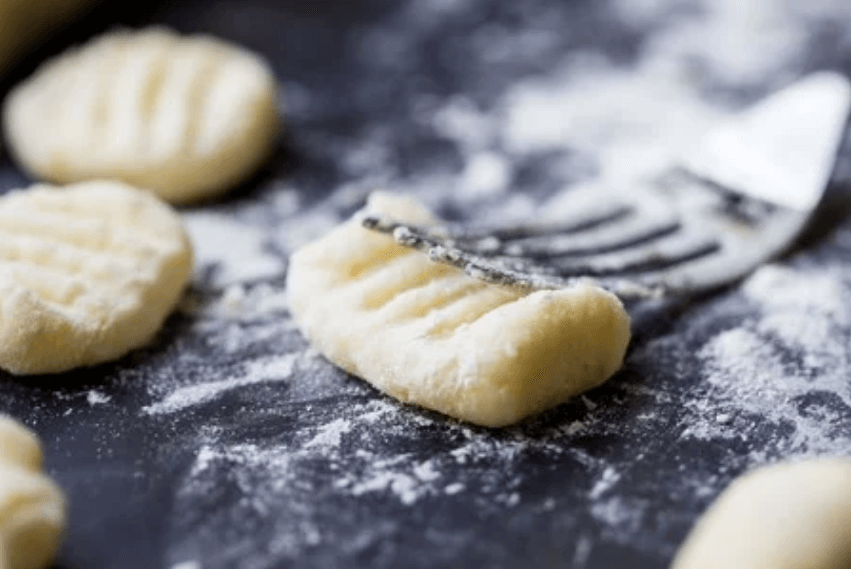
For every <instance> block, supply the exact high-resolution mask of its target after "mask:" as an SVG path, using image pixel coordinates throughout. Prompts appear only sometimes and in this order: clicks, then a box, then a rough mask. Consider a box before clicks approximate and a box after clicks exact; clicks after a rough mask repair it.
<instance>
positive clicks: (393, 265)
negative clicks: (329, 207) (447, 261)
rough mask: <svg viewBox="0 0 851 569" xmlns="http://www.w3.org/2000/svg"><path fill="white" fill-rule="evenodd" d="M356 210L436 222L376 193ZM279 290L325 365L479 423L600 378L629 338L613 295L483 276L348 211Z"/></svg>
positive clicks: (518, 412)
mask: <svg viewBox="0 0 851 569" xmlns="http://www.w3.org/2000/svg"><path fill="white" fill-rule="evenodd" d="M367 210H369V211H371V212H376V213H382V214H385V215H389V216H392V217H394V218H396V219H399V220H404V221H407V222H410V223H417V224H422V225H430V224H434V223H435V222H436V221H435V219H434V218H433V217H432V216H431V215H430V213H429V212H428V211H427V210H426V209H425V208H423V207H422V206H421V205H420V204H419V203H417V202H416V201H414V200H412V199H410V198H404V197H398V196H392V195H390V194H385V193H376V194H373V195H372V196H371V197H370V200H369V204H368V205H367ZM287 289H288V292H287V294H288V300H289V307H290V310H291V312H292V314H293V316H294V318H295V320H296V322H297V324H298V325H299V327H300V329H301V330H302V332H303V333H304V334H305V336H306V337H307V338H308V339H309V340H310V341H311V343H312V344H313V345H314V346H316V348H317V349H318V350H319V351H320V352H321V353H322V354H324V355H325V356H326V357H327V358H328V359H329V360H331V361H332V362H333V363H335V364H337V365H338V366H340V367H342V368H343V369H345V370H346V371H348V372H350V373H352V374H354V375H357V376H359V377H361V378H363V379H365V380H367V381H368V382H369V383H371V384H372V385H374V386H375V387H377V388H378V389H380V390H381V391H383V392H385V393H388V394H390V395H392V396H393V397H395V398H397V399H399V400H400V401H403V402H405V403H412V404H416V405H420V406H423V407H426V408H429V409H434V410H437V411H440V412H442V413H445V414H447V415H450V416H452V417H456V418H458V419H462V420H464V421H469V422H471V423H476V424H479V425H485V426H489V427H499V426H503V425H509V424H512V423H515V422H517V421H520V420H521V419H523V418H524V417H527V416H529V415H532V414H534V413H537V412H539V411H542V410H544V409H547V408H550V407H554V406H555V405H558V404H559V403H562V402H564V401H566V400H567V399H569V398H570V397H572V396H574V395H576V394H578V393H581V392H583V391H585V390H587V389H590V388H592V387H595V386H597V385H599V384H601V383H602V382H604V381H605V380H606V379H608V378H609V377H610V376H611V375H612V374H613V373H614V372H615V371H616V370H617V369H618V368H620V366H621V364H622V361H623V356H624V352H625V350H626V346H627V343H628V342H629V337H630V331H629V318H628V316H627V314H626V313H625V311H624V309H623V307H622V305H621V303H620V301H619V300H618V299H617V298H616V297H615V296H614V295H612V294H610V293H608V292H606V291H604V290H602V289H600V288H597V287H594V286H590V285H582V286H576V287H573V288H569V289H565V290H558V291H539V292H533V293H531V294H529V293H527V292H524V291H522V290H519V289H513V288H507V287H502V286H497V285H491V284H486V283H483V282H481V281H479V280H476V279H473V278H471V277H468V276H466V275H465V274H464V273H463V272H462V271H460V270H459V269H456V268H454V267H449V266H446V265H442V264H437V263H433V262H431V261H429V260H428V258H427V257H426V256H425V255H424V254H422V253H420V252H417V251H414V250H411V249H408V248H406V247H403V246H401V245H397V244H396V243H395V242H394V240H393V239H392V238H390V237H388V236H386V235H383V234H379V233H375V232H372V231H369V230H367V229H363V228H362V227H361V226H360V223H359V216H358V215H356V216H355V217H354V218H352V219H351V220H349V221H347V222H346V223H344V224H343V225H341V226H340V227H338V228H336V229H334V230H333V231H332V232H331V233H329V234H328V235H326V236H325V237H323V238H322V239H320V240H319V241H316V242H314V243H312V244H310V245H307V246H306V247H304V248H302V249H301V250H299V251H297V252H296V253H295V254H294V255H293V256H292V258H291V259H290V266H289V273H288V280H287Z"/></svg>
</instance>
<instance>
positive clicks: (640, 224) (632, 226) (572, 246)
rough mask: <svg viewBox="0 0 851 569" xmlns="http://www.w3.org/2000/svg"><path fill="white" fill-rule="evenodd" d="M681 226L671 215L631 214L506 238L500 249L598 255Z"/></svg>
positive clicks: (537, 255)
mask: <svg viewBox="0 0 851 569" xmlns="http://www.w3.org/2000/svg"><path fill="white" fill-rule="evenodd" d="M681 227H682V224H681V223H680V222H679V220H677V219H675V218H673V217H660V216H653V217H648V216H643V215H633V216H631V217H630V218H628V219H626V220H624V222H623V223H619V224H617V225H610V226H605V227H603V228H599V229H596V230H593V231H587V232H583V233H581V234H576V235H546V236H544V237H545V238H543V239H541V238H527V239H522V240H516V241H509V242H506V243H504V246H503V247H502V250H503V251H504V252H505V253H506V254H507V255H509V256H514V257H519V256H524V257H530V258H535V259H551V258H555V257H569V256H575V257H579V256H587V255H599V254H603V253H608V252H613V251H618V250H620V249H625V248H629V247H634V246H636V245H641V244H643V243H648V242H651V241H655V240H657V239H660V238H663V237H666V236H668V235H671V234H673V233H676V232H677V231H679V230H680V229H681Z"/></svg>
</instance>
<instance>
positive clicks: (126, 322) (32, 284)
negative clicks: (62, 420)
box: [0, 181, 192, 375]
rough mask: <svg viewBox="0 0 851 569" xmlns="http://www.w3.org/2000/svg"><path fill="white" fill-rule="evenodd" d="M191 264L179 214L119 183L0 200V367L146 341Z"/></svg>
mask: <svg viewBox="0 0 851 569" xmlns="http://www.w3.org/2000/svg"><path fill="white" fill-rule="evenodd" d="M191 265H192V252H191V246H190V243H189V239H188V237H187V236H186V233H185V232H184V230H183V227H182V225H181V221H180V218H179V217H178V215H177V214H176V213H175V212H174V211H172V209H171V208H170V207H169V206H167V205H166V204H164V203H162V202H161V201H160V200H159V199H158V198H157V197H156V196H154V195H152V194H151V193H150V192H146V191H143V190H138V189H135V188H132V187H130V186H127V185H125V184H123V183H120V182H113V181H94V182H85V183H80V184H76V185H71V186H67V187H63V188H57V187H52V186H47V185H35V186H33V187H32V188H30V189H27V190H17V191H14V192H10V193H8V194H6V195H4V196H2V197H0V368H2V369H5V370H7V371H10V372H12V373H14V374H22V375H23V374H36V373H53V372H61V371H66V370H69V369H71V368H75V367H79V366H87V365H94V364H98V363H101V362H105V361H108V360H112V359H116V358H118V357H120V356H122V355H124V354H126V353H127V352H129V351H130V350H132V349H134V348H137V347H140V346H142V345H144V344H145V343H147V342H148V341H149V340H150V339H151V338H152V337H153V335H154V334H155V333H156V331H157V330H158V329H159V328H160V326H161V325H162V323H163V321H164V320H165V318H166V316H168V314H169V313H170V312H171V311H172V309H173V308H174V306H175V305H176V304H177V302H178V300H179V299H180V296H181V294H182V292H183V289H184V287H185V286H186V283H187V281H188V278H189V275H190V270H191Z"/></svg>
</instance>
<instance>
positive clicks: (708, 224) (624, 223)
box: [361, 72, 851, 300]
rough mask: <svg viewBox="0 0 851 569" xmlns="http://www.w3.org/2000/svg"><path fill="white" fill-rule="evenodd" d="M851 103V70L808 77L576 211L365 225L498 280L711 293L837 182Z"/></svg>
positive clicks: (781, 243) (782, 243) (797, 222)
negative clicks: (488, 220)
mask: <svg viewBox="0 0 851 569" xmlns="http://www.w3.org/2000/svg"><path fill="white" fill-rule="evenodd" d="M849 103H851V84H849V81H848V80H847V79H846V78H845V77H844V76H842V75H839V74H836V73H833V72H820V73H815V74H813V75H810V76H808V77H806V78H804V79H802V80H800V81H798V82H796V83H794V84H792V85H791V86H788V87H786V88H784V89H782V90H781V91H778V92H776V93H775V94H773V95H771V96H769V97H768V98H766V99H764V100H763V101H761V102H759V103H757V104H756V105H754V106H753V107H751V108H750V109H748V110H746V111H744V112H743V113H741V114H740V115H738V116H737V117H735V118H733V119H732V120H730V121H729V122H727V123H725V124H722V125H719V126H718V127H716V128H714V129H712V131H711V132H710V133H708V134H707V135H706V136H705V137H704V138H703V139H702V141H701V143H700V144H698V145H697V147H696V150H695V151H693V152H691V153H689V154H688V155H686V156H683V157H682V159H681V161H680V164H679V165H678V166H677V167H675V168H672V169H670V170H669V171H666V172H664V173H662V174H660V175H659V176H657V177H656V178H654V179H653V180H651V181H650V182H648V183H645V184H643V185H639V186H638V187H637V188H631V189H630V191H629V192H617V191H611V190H604V191H599V192H596V193H594V194H593V195H591V196H590V198H589V195H588V194H587V192H582V191H577V192H576V196H575V199H574V200H573V202H574V206H575V211H573V212H572V213H571V214H570V215H569V216H566V217H564V218H563V219H560V220H559V221H558V222H555V223H553V222H538V223H528V224H522V225H511V226H494V225H478V226H472V225H460V224H454V225H451V224H450V225H445V226H441V227H437V228H432V227H428V228H426V227H418V226H416V225H412V224H408V223H405V221H404V220H397V219H390V218H388V217H385V216H378V215H375V214H369V213H367V214H365V215H364V216H363V217H362V219H361V223H362V224H363V226H364V227H366V228H368V229H372V230H376V231H380V232H383V233H387V234H391V235H392V236H393V237H394V239H395V240H396V241H397V242H398V243H400V244H402V245H405V246H408V247H412V248H415V249H418V250H420V251H422V252H424V253H426V254H427V255H428V256H429V258H430V259H431V260H433V261H436V262H441V263H447V264H450V265H454V266H456V267H459V268H461V269H463V270H464V271H465V272H466V273H467V274H469V275H470V276H473V277H476V278H479V279H482V280H484V281H487V282H491V283H497V284H501V285H509V286H517V287H524V288H529V289H546V288H560V287H565V286H571V285H572V284H575V283H576V282H577V281H580V280H585V281H587V280H592V281H594V282H596V283H597V284H599V285H600V286H602V287H604V288H606V289H608V290H610V291H612V292H614V293H615V294H617V295H618V296H619V297H621V298H622V299H624V300H637V299H645V298H649V297H662V296H665V297H667V296H674V295H684V294H691V293H697V292H702V291H706V290H711V289H715V288H718V287H720V286H723V285H726V284H729V283H731V282H734V281H737V280H739V279H741V278H743V277H744V276H746V275H747V274H748V273H750V272H751V271H752V270H754V269H755V268H756V267H757V266H759V265H760V264H762V263H764V262H765V261H767V260H769V259H772V258H774V257H776V256H778V255H780V254H781V253H783V252H784V251H785V250H786V249H787V248H788V247H789V245H790V244H791V243H792V242H793V241H794V240H795V238H796V237H797V236H798V234H799V233H800V232H801V230H802V229H803V227H804V225H805V224H806V223H807V221H808V220H809V219H810V217H811V215H812V212H813V211H814V210H815V208H816V206H817V205H818V203H819V201H820V200H821V196H822V195H823V193H824V190H825V188H826V186H827V183H828V181H829V179H830V175H831V172H832V170H833V164H834V162H835V160H836V155H837V152H838V150H839V146H840V143H841V140H842V136H843V133H844V130H845V125H846V122H847V119H848V112H849ZM570 197H571V198H574V196H572V195H571V196H570Z"/></svg>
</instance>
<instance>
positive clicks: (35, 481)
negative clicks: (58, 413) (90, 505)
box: [0, 415, 66, 569]
mask: <svg viewBox="0 0 851 569" xmlns="http://www.w3.org/2000/svg"><path fill="white" fill-rule="evenodd" d="M41 470H42V452H41V444H40V443H39V440H38V438H37V437H36V436H35V434H34V433H32V432H31V431H30V430H29V429H27V428H26V427H24V426H23V425H21V424H20V423H18V422H17V421H15V420H14V419H11V418H9V417H7V416H4V415H0V567H3V568H4V569H39V568H42V567H45V566H47V565H49V564H50V562H51V561H52V560H53V558H54V557H55V556H56V552H57V551H58V550H59V545H60V544H61V542H62V537H63V535H64V533H65V523H66V521H65V519H66V514H65V498H64V496H63V495H62V491H61V490H60V489H59V487H57V486H56V484H55V483H54V482H53V481H52V480H50V478H48V477H47V476H45V475H44V474H43V473H42V471H41Z"/></svg>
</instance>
